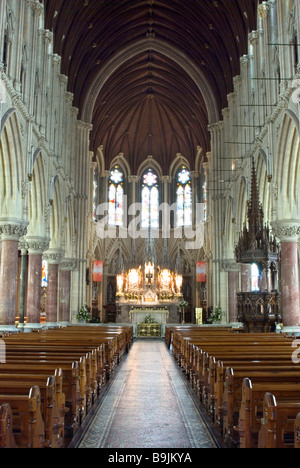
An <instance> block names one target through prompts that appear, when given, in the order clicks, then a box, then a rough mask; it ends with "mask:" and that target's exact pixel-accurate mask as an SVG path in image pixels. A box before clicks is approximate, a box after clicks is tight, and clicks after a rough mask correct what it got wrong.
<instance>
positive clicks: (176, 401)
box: [79, 339, 215, 449]
mask: <svg viewBox="0 0 300 468" xmlns="http://www.w3.org/2000/svg"><path fill="white" fill-rule="evenodd" d="M79 448H156V449H158V448H185V449H186V448H215V444H214V441H213V439H212V437H211V436H210V433H209V431H208V430H207V427H206V425H205V423H204V422H203V420H202V418H201V415H200V413H199V411H198V410H197V408H196V406H195V404H194V402H193V399H192V398H191V396H190V394H189V392H188V390H187V388H186V383H185V382H184V380H183V378H182V376H181V374H180V372H179V370H178V368H177V365H176V363H175V362H174V360H173V357H172V356H171V355H170V353H169V351H168V350H167V348H166V346H165V344H164V342H163V341H160V340H148V339H145V340H137V341H135V342H134V344H133V346H132V348H131V350H130V352H129V355H128V356H127V357H126V359H125V360H124V361H123V362H122V363H121V365H120V368H119V369H118V371H117V373H116V375H115V376H114V378H113V380H112V382H111V384H110V390H109V392H108V393H107V394H106V396H105V397H104V398H103V400H102V403H101V405H100V406H99V409H98V411H97V413H96V415H95V417H94V419H93V422H92V423H91V425H90V428H89V430H88V432H87V434H86V435H85V437H84V438H83V440H82V441H81V443H80V446H79Z"/></svg>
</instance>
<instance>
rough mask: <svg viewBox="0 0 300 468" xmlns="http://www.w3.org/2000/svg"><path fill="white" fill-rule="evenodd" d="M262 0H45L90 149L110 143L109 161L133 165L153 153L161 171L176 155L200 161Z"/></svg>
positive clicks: (106, 149)
mask: <svg viewBox="0 0 300 468" xmlns="http://www.w3.org/2000/svg"><path fill="white" fill-rule="evenodd" d="M256 3H257V2H256V0H234V1H233V0H214V1H213V0H185V1H182V0H161V1H159V0H148V1H139V0H131V1H128V0H118V1H117V2H116V1H112V0H76V1H72V2H70V1H69V2H66V1H65V0H44V4H45V12H46V28H47V29H49V30H51V31H53V33H54V38H55V44H54V48H55V52H56V53H57V54H59V55H60V56H61V57H62V73H63V74H65V75H67V76H68V78H69V83H68V86H69V91H70V92H72V93H73V94H74V105H75V106H76V107H78V108H79V117H80V118H81V119H83V120H86V121H89V122H91V123H92V124H93V131H92V135H91V150H93V151H96V150H97V148H98V147H99V146H100V145H103V148H104V153H105V156H106V162H107V166H109V162H110V161H111V160H112V159H113V158H114V157H115V156H116V154H118V153H119V152H122V153H123V154H124V156H125V157H126V158H127V159H128V162H129V163H130V165H131V166H132V171H133V172H134V171H135V169H136V168H137V166H138V165H139V162H140V161H142V160H143V159H145V158H146V157H147V156H148V155H149V154H151V155H153V157H154V158H155V159H157V161H158V162H159V163H160V164H161V165H162V166H163V168H164V170H166V169H167V168H168V167H169V166H170V164H171V162H172V160H173V159H174V157H175V156H176V154H177V153H181V154H183V155H184V156H185V157H186V158H187V159H188V160H189V161H190V163H191V167H193V161H194V158H195V154H196V147H197V146H201V147H202V148H203V150H204V152H205V151H208V150H209V149H210V146H209V134H208V131H207V126H208V123H212V122H213V121H215V120H217V119H218V116H220V115H221V110H222V109H223V108H224V107H226V106H227V95H228V93H230V92H232V87H233V77H234V76H236V75H238V74H239V73H240V57H241V56H242V55H243V54H244V53H246V52H247V46H248V33H249V32H250V31H252V30H253V29H255V26H256ZM68 4H70V5H68ZM71 4H72V5H71Z"/></svg>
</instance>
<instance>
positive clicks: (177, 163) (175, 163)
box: [170, 154, 190, 179]
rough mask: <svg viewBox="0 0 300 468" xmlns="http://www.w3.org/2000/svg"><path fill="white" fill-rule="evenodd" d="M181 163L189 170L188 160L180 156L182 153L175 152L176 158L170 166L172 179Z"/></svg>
mask: <svg viewBox="0 0 300 468" xmlns="http://www.w3.org/2000/svg"><path fill="white" fill-rule="evenodd" d="M182 165H184V166H186V167H187V168H188V169H189V170H190V165H189V162H188V160H187V159H186V158H185V157H184V156H182V154H177V155H176V158H175V159H174V161H173V162H172V164H171V166H170V176H171V177H172V179H174V178H175V177H176V174H177V171H178V170H179V168H180V167H181V166H182Z"/></svg>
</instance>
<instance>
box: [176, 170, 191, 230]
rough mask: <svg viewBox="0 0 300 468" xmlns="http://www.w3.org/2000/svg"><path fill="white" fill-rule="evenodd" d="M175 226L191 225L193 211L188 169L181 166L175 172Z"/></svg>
mask: <svg viewBox="0 0 300 468" xmlns="http://www.w3.org/2000/svg"><path fill="white" fill-rule="evenodd" d="M176 197H177V227H182V226H191V225H192V213H193V200H192V179H191V173H190V171H189V170H188V169H187V168H186V167H185V166H182V167H181V168H180V170H179V172H178V174H177V190H176Z"/></svg>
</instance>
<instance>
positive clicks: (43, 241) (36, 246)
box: [24, 237, 50, 255]
mask: <svg viewBox="0 0 300 468" xmlns="http://www.w3.org/2000/svg"><path fill="white" fill-rule="evenodd" d="M49 244H50V240H49V239H47V238H45V237H26V238H25V239H24V247H25V248H26V249H27V250H28V253H29V255H42V254H43V253H44V252H45V250H47V249H48V248H49Z"/></svg>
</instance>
